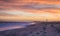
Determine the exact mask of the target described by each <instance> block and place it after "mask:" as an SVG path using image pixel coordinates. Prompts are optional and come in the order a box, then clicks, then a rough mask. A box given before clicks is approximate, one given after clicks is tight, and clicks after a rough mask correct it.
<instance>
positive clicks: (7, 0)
mask: <svg viewBox="0 0 60 36" xmlns="http://www.w3.org/2000/svg"><path fill="white" fill-rule="evenodd" d="M46 20H47V21H60V1H59V0H0V21H6V22H8V21H10V22H20V21H46Z"/></svg>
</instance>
